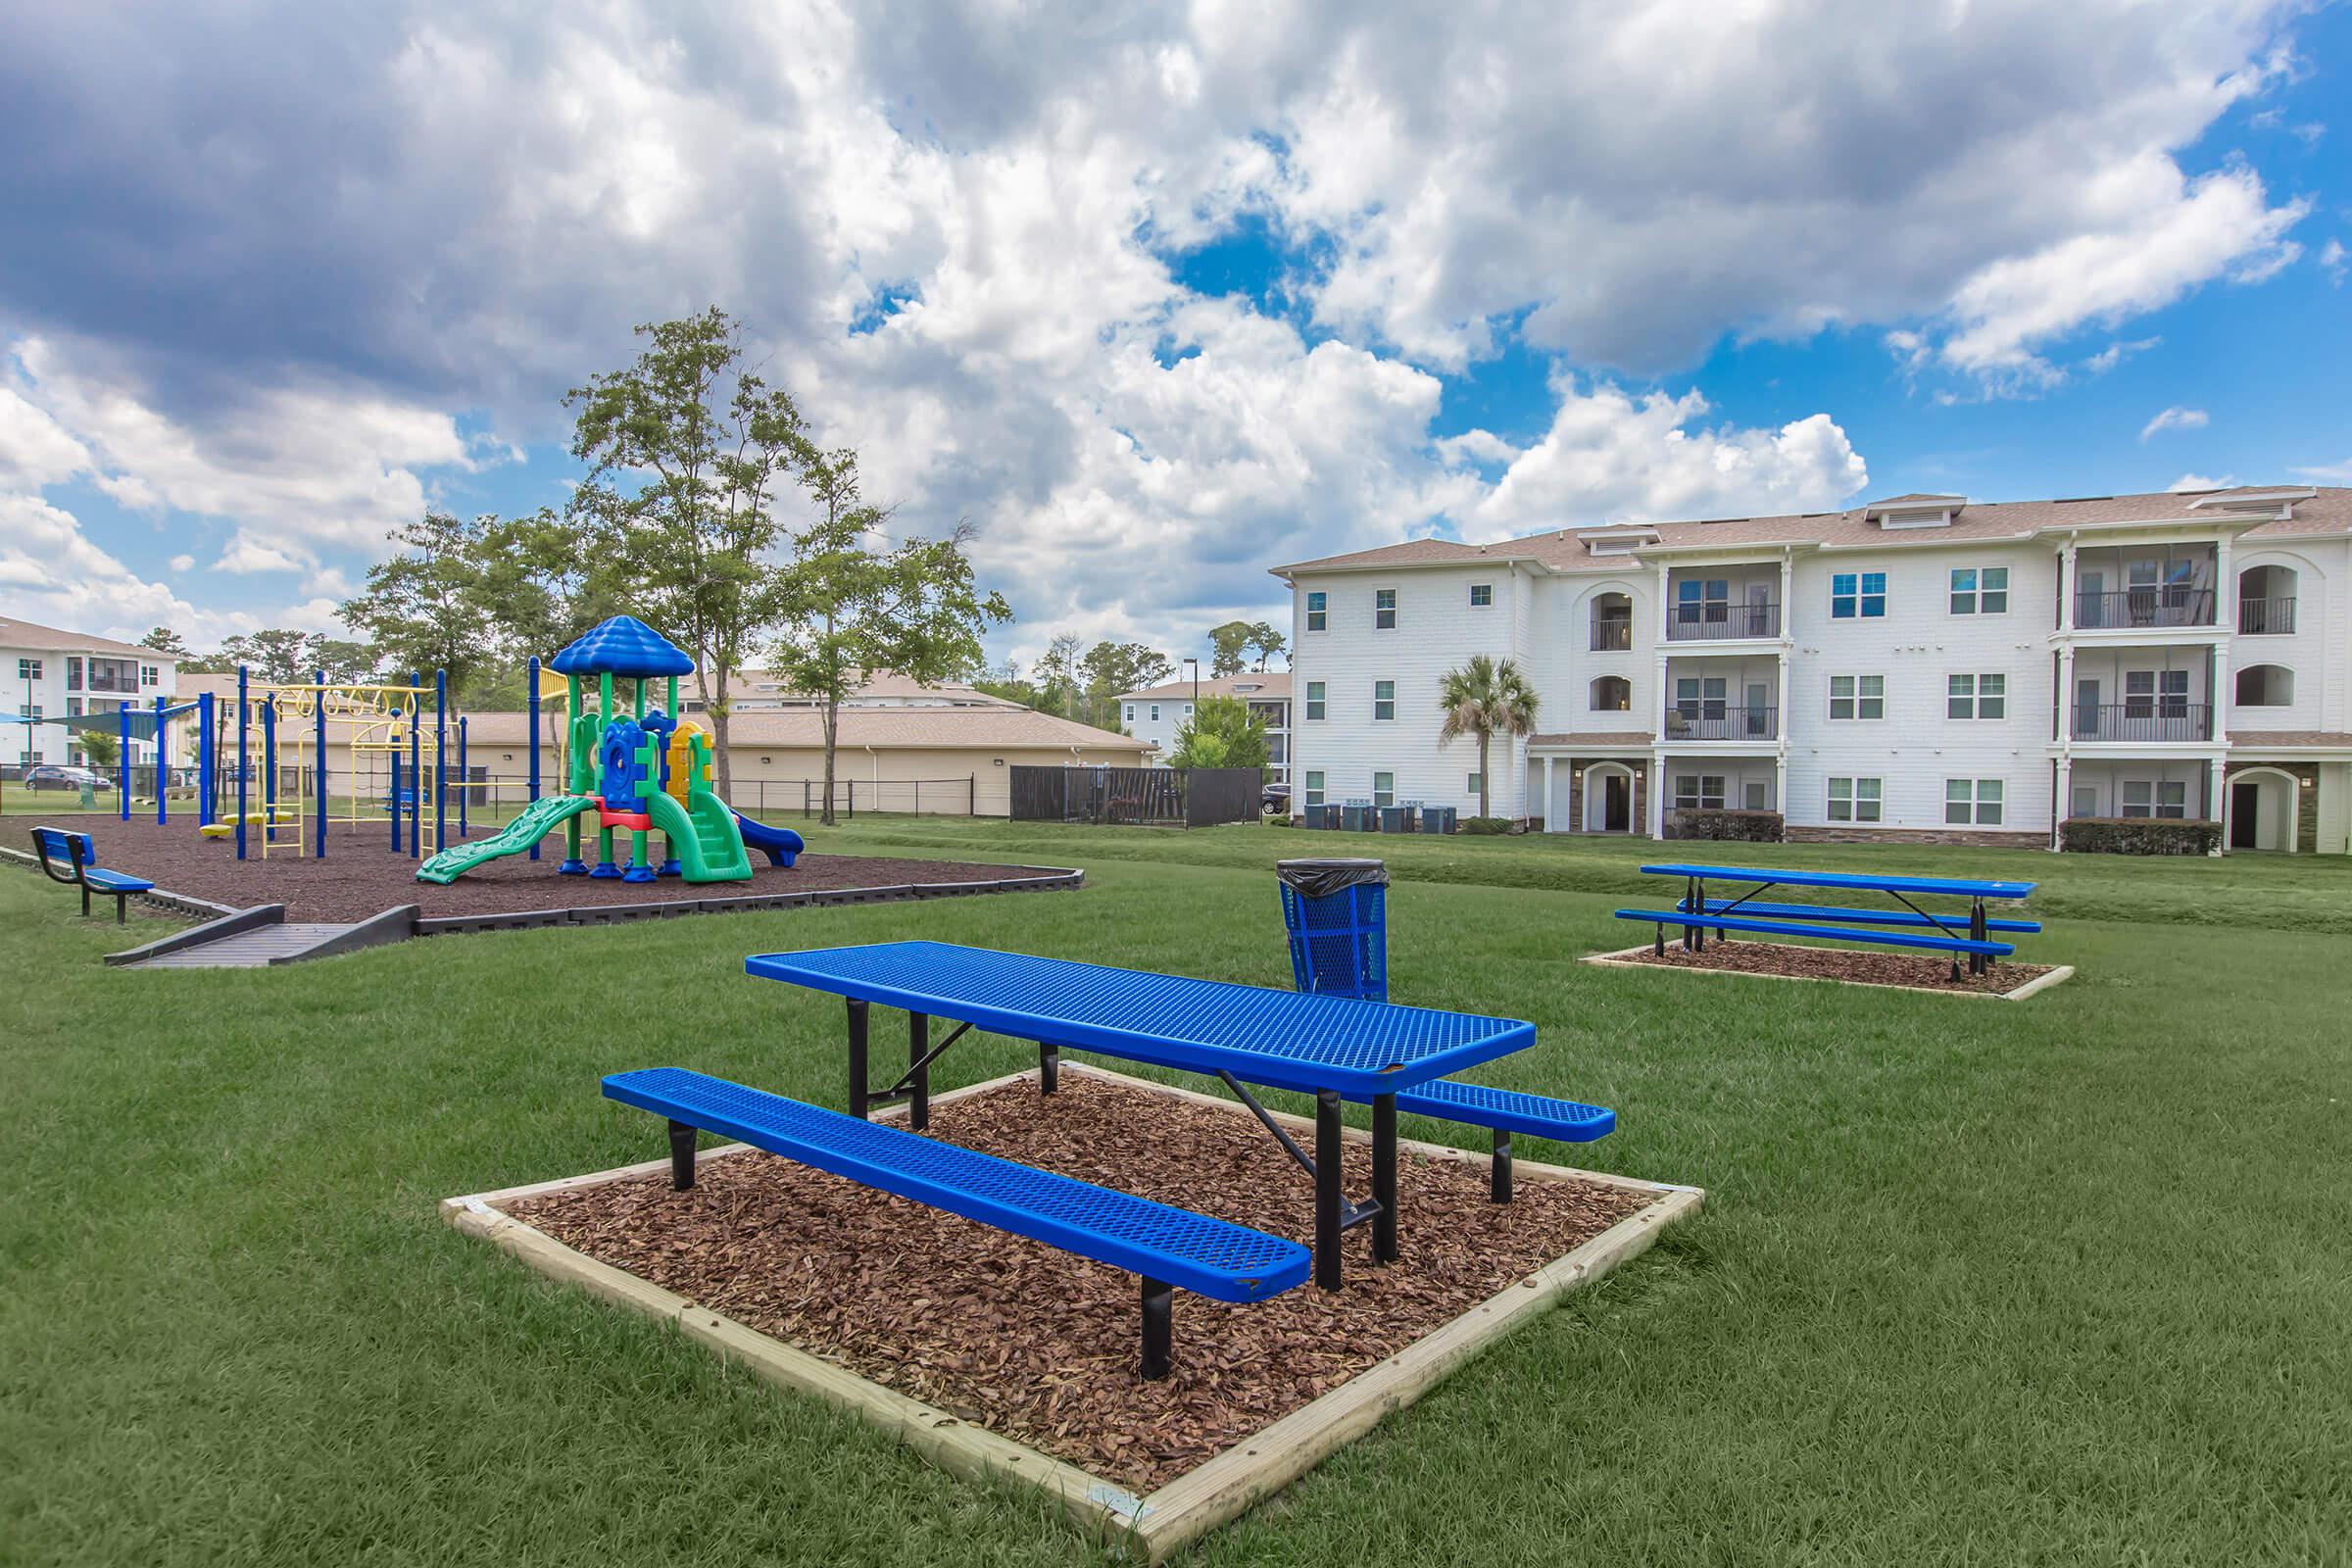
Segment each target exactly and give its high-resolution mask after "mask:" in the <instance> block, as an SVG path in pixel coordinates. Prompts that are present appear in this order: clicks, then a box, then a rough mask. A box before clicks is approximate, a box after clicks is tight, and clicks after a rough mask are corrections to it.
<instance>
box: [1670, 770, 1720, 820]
mask: <svg viewBox="0 0 2352 1568" xmlns="http://www.w3.org/2000/svg"><path fill="white" fill-rule="evenodd" d="M1723 779H1724V775H1722V774H1721V773H1678V774H1676V775H1675V779H1674V809H1676V810H1678V811H1720V810H1722V809H1723V802H1724V793H1723Z"/></svg>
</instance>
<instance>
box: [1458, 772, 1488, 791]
mask: <svg viewBox="0 0 2352 1568" xmlns="http://www.w3.org/2000/svg"><path fill="white" fill-rule="evenodd" d="M1486 787H1487V777H1486V775H1485V774H1484V773H1473V774H1471V775H1470V776H1469V778H1467V779H1466V780H1464V781H1463V783H1462V789H1463V791H1464V792H1465V793H1467V794H1470V795H1476V794H1477V793H1478V792H1479V791H1480V790H1483V789H1485V788H1486Z"/></svg>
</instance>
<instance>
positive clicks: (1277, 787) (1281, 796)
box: [1257, 784, 1291, 816]
mask: <svg viewBox="0 0 2352 1568" xmlns="http://www.w3.org/2000/svg"><path fill="white" fill-rule="evenodd" d="M1257 809H1258V810H1259V811H1260V812H1261V813H1262V814H1264V815H1266V816H1288V815H1290V814H1291V787H1290V786H1289V785H1288V784H1268V785H1267V786H1266V787H1265V788H1264V790H1262V791H1261V792H1260V793H1259V795H1258V799H1257Z"/></svg>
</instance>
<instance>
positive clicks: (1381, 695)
mask: <svg viewBox="0 0 2352 1568" xmlns="http://www.w3.org/2000/svg"><path fill="white" fill-rule="evenodd" d="M1372 716H1373V717H1374V718H1395V717H1396V716H1397V683H1396V682H1395V681H1393V680H1376V681H1374V682H1373V683H1372Z"/></svg>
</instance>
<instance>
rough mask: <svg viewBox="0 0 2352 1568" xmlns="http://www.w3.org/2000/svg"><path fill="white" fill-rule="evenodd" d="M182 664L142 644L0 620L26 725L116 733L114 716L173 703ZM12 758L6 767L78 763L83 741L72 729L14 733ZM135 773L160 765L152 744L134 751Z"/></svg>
mask: <svg viewBox="0 0 2352 1568" xmlns="http://www.w3.org/2000/svg"><path fill="white" fill-rule="evenodd" d="M178 668H179V663H178V661H177V660H176V659H175V658H174V657H172V655H169V654H159V653H157V652H156V651H155V650H154V649H152V648H142V647H140V646H139V645H138V644H136V643H119V642H116V641H114V640H112V639H111V638H106V637H93V636H90V635H88V634H87V633H84V632H75V631H64V630H61V629H59V628H58V627H55V626H42V625H37V624H35V623H34V622H32V621H29V620H17V619H13V618H11V617H10V616H7V615H0V677H13V679H14V686H13V688H12V690H13V691H14V693H15V701H14V703H13V704H12V705H11V711H14V712H16V713H17V714H18V715H19V716H20V717H28V718H56V717H58V716H60V715H64V716H66V717H69V718H80V717H83V716H87V717H90V718H93V719H100V720H102V721H101V722H97V723H93V724H92V725H91V726H90V727H91V728H93V729H102V730H106V731H108V732H110V733H111V732H112V731H113V730H114V728H115V723H116V721H115V718H114V712H115V710H117V709H119V708H123V707H125V706H127V707H130V708H144V707H147V706H149V705H151V704H152V703H153V702H154V701H155V699H156V698H157V697H159V696H162V697H170V696H171V695H172V682H173V679H174V677H175V676H176V674H177V672H178ZM10 728H11V729H12V731H13V733H12V735H11V737H10V742H11V744H10V748H9V754H8V755H7V756H6V757H5V758H0V761H5V762H9V763H14V764H16V765H18V766H21V767H30V766H33V765H35V764H37V763H41V762H80V761H84V760H87V759H85V758H84V757H83V755H82V749H81V739H80V735H79V733H78V731H76V730H75V729H73V727H71V726H61V725H57V724H45V723H44V724H32V725H26V726H23V727H19V726H14V725H12V726H10ZM127 760H128V761H129V762H131V763H132V765H134V766H138V765H145V764H150V763H152V762H153V761H154V760H155V744H154V742H153V741H152V740H136V739H134V740H133V741H132V742H131V743H130V756H129V758H128V759H127Z"/></svg>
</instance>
